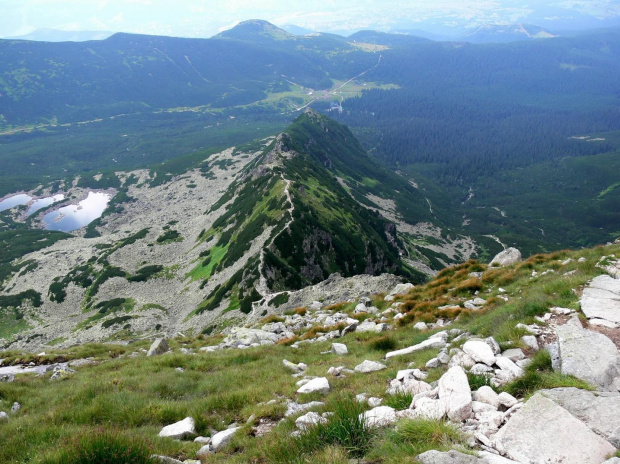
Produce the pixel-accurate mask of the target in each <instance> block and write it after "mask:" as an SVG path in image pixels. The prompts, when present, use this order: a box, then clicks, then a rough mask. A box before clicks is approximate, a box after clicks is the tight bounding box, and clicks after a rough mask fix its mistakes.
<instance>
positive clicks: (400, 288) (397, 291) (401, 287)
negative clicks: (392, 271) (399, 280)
mask: <svg viewBox="0 0 620 464" xmlns="http://www.w3.org/2000/svg"><path fill="white" fill-rule="evenodd" d="M414 287H415V285H413V284H411V283H406V284H398V285H396V286H395V287H394V288H393V289H392V291H391V292H390V295H402V294H404V293H407V292H408V291H409V290H411V289H412V288H414Z"/></svg>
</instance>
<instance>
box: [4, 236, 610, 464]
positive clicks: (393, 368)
mask: <svg viewBox="0 0 620 464" xmlns="http://www.w3.org/2000/svg"><path fill="white" fill-rule="evenodd" d="M611 253H615V254H616V255H617V256H618V255H619V254H620V245H611V246H606V247H597V248H592V249H586V250H579V251H575V252H573V251H560V252H556V253H552V254H550V255H536V256H533V257H531V258H529V259H528V260H526V261H524V262H522V263H520V264H517V265H515V266H511V267H508V268H502V269H490V270H488V269H487V270H485V268H486V266H484V265H481V264H479V263H476V262H468V263H465V264H463V265H460V266H456V267H454V268H450V269H448V270H446V271H444V272H442V273H440V274H439V275H438V276H437V277H436V278H435V279H434V280H433V281H432V282H430V283H429V284H428V285H425V286H419V287H416V288H414V289H413V290H412V291H411V292H410V293H408V294H406V295H402V296H399V297H398V298H397V301H400V302H402V303H404V305H403V306H402V308H403V311H406V313H405V318H406V319H407V320H406V321H405V322H403V323H399V325H398V326H397V327H396V329H395V330H393V331H391V332H390V333H389V334H388V335H386V334H374V333H351V334H347V335H346V336H345V337H343V338H342V339H339V340H338V341H339V342H342V343H345V344H346V345H347V346H348V349H349V354H348V355H346V356H335V355H332V354H321V353H322V352H323V351H328V350H329V348H330V345H331V342H324V343H312V344H304V345H302V348H301V349H294V348H291V347H290V346H286V345H285V344H279V345H273V346H263V347H257V348H250V349H247V350H226V351H216V352H207V353H205V352H197V353H196V354H193V355H186V354H180V353H179V349H180V348H181V347H186V348H192V349H197V348H199V347H201V346H207V345H213V344H215V343H218V342H219V341H221V337H219V336H216V337H205V336H199V337H194V338H189V337H187V338H176V339H173V340H171V341H170V345H171V348H172V349H173V351H174V352H173V353H171V354H165V355H161V356H158V357H153V358H147V357H145V356H144V353H143V351H141V350H144V349H145V348H147V347H148V342H147V341H141V342H137V343H133V344H131V345H128V346H113V345H103V344H97V345H84V346H80V347H74V348H71V349H69V350H63V351H57V350H56V351H54V350H51V351H48V354H47V355H45V356H37V355H32V354H23V353H19V352H5V353H0V358H4V359H5V361H4V364H5V365H6V364H10V363H18V362H19V363H28V362H31V361H33V362H36V363H51V362H58V361H64V360H68V359H76V358H83V357H89V356H92V357H94V358H95V359H96V360H98V361H99V364H98V365H94V366H84V367H81V368H78V371H77V372H76V373H75V374H74V375H72V376H69V377H66V378H64V379H63V380H60V381H50V380H49V375H46V376H42V377H34V376H32V375H22V376H18V378H17V379H16V380H15V382H13V383H0V410H4V411H8V410H10V408H11V405H12V404H13V402H15V401H17V402H19V403H21V404H22V409H21V410H20V411H19V412H18V413H16V414H14V415H11V417H10V419H9V420H8V421H5V422H2V423H0V436H2V437H3V438H2V446H0V462H3V463H58V462H75V463H77V462H83V461H80V460H79V459H82V457H83V456H84V455H86V456H89V455H92V456H97V459H99V461H98V462H148V460H146V461H145V460H144V459H146V458H144V456H147V455H149V454H150V453H156V454H162V455H168V456H173V457H175V458H177V459H181V460H182V459H189V458H194V457H195V453H196V451H197V450H198V449H199V448H200V445H199V444H196V443H193V442H191V441H180V442H179V441H173V440H170V439H163V438H158V437H157V434H158V432H159V431H160V430H161V428H162V427H163V426H165V425H168V424H170V423H173V422H176V421H179V420H181V419H183V418H184V417H186V416H192V417H194V419H195V420H196V427H197V431H198V433H199V434H202V435H209V434H210V431H211V430H212V429H215V430H223V429H225V428H226V427H227V426H228V425H229V424H231V423H233V422H236V423H238V424H245V425H243V427H242V429H241V431H240V432H238V433H237V434H236V435H235V437H234V438H233V440H232V442H231V443H230V445H229V446H227V447H226V448H225V449H224V450H222V451H221V452H219V453H217V454H215V455H211V456H208V457H207V458H205V459H204V460H203V462H204V463H215V462H230V463H248V462H255V463H267V462H269V463H272V462H273V463H277V462H281V463H285V462H299V463H313V462H330V463H347V462H349V461H348V460H349V459H351V458H356V457H359V456H364V459H366V460H368V462H372V463H377V464H380V463H395V462H399V463H401V462H415V455H416V454H417V453H420V452H423V451H424V450H426V449H430V448H433V449H449V448H455V447H456V448H460V449H465V450H466V448H465V445H464V440H463V438H462V436H461V435H460V434H459V432H458V431H457V430H455V429H454V428H452V427H451V426H450V425H449V424H444V423H441V422H422V421H413V422H411V421H403V422H400V423H399V424H398V426H397V428H396V429H393V428H390V429H384V430H374V431H366V430H363V429H360V428H359V424H356V423H355V421H354V420H353V419H354V418H355V417H357V414H358V413H359V412H360V411H361V410H363V409H364V408H366V406H363V407H361V406H359V405H357V404H354V403H352V402H351V400H350V398H351V397H352V396H353V395H355V394H358V393H362V392H365V393H367V394H368V395H369V396H379V397H385V389H386V387H387V384H388V382H389V381H390V380H391V379H393V378H394V377H395V375H396V372H397V371H398V370H399V369H403V368H406V367H407V365H408V364H409V363H414V365H415V366H416V367H423V366H424V364H425V362H426V361H427V360H428V359H430V358H431V357H433V356H435V355H436V353H437V351H436V350H425V351H422V352H417V353H413V354H410V355H408V356H402V357H398V358H392V359H390V360H387V361H384V362H385V363H386V364H387V366H388V368H387V369H385V370H383V371H379V372H374V373H370V374H352V375H348V376H346V377H344V378H330V379H329V380H330V384H331V387H332V389H331V392H330V393H329V394H328V395H326V396H325V397H323V396H320V395H315V394H312V395H299V394H297V393H296V390H297V386H296V385H295V382H296V379H294V378H292V377H291V373H290V371H288V370H287V369H286V368H285V367H284V366H283V365H282V359H288V360H290V361H292V362H294V363H298V362H304V363H306V364H308V366H309V367H308V372H307V373H308V375H313V376H325V374H326V371H327V370H328V369H329V367H331V366H340V365H342V366H346V367H348V368H353V367H354V366H356V365H357V364H359V363H361V362H362V361H364V360H365V359H370V360H380V359H381V358H382V357H383V353H384V352H385V351H387V350H391V349H399V348H403V347H406V346H410V345H413V344H415V343H418V342H420V341H422V340H424V339H426V338H427V337H428V336H429V335H430V334H431V333H432V331H426V332H421V331H418V330H415V329H413V328H412V323H414V322H416V321H419V320H430V319H435V318H437V317H456V316H458V319H457V321H456V322H455V323H454V324H453V325H452V327H458V328H461V329H464V330H467V331H469V332H471V333H472V334H476V335H480V336H491V335H492V336H494V337H495V338H496V339H497V340H498V341H499V342H500V343H501V344H507V343H508V342H512V343H513V344H516V345H519V343H520V340H519V339H520V336H521V335H522V332H521V331H519V330H516V329H514V326H515V325H516V324H517V323H519V322H524V323H531V322H533V321H534V316H536V315H540V314H543V313H545V312H546V311H547V310H548V308H549V307H550V306H564V307H572V308H575V309H577V302H578V296H577V294H576V292H575V291H573V290H578V289H579V288H580V287H581V286H583V285H584V284H586V283H587V281H588V280H589V279H591V278H592V277H593V276H595V275H597V274H601V273H602V271H601V270H600V269H598V268H596V267H595V264H596V263H597V262H598V261H599V259H600V258H601V257H602V256H603V255H610V254H611ZM578 257H585V258H586V261H585V262H582V263H578V262H577V261H576V259H577V258H578ZM568 258H573V261H571V262H570V263H568V264H566V265H562V264H561V261H564V260H566V259H568ZM549 269H552V270H554V271H555V272H553V273H549V274H547V275H544V276H539V277H536V278H532V277H531V275H532V271H534V270H536V271H537V272H538V273H539V274H541V273H542V272H544V271H546V270H549ZM569 271H576V272H574V273H572V274H570V275H565V273H566V272H569ZM470 272H484V273H483V275H482V278H481V280H480V281H479V283H480V285H474V282H472V277H471V276H470ZM499 287H503V288H504V289H505V292H502V293H500V292H499ZM473 291H478V292H479V293H478V296H480V297H483V298H486V299H487V300H488V301H489V303H488V304H487V306H486V307H485V309H483V310H480V311H476V312H473V311H467V310H463V309H461V310H458V311H456V310H455V311H454V312H453V313H451V314H444V313H442V310H439V309H438V306H441V305H442V304H446V301H448V302H451V303H452V302H459V301H462V300H464V299H467V298H471V297H472V296H473V293H472V292H473ZM502 295H507V296H508V301H507V302H506V301H504V300H502V299H501V298H499V296H502ZM377 302H378V300H377ZM331 309H332V310H334V311H338V310H345V311H352V309H353V308H352V307H351V305H336V306H334V307H333V308H331ZM272 319H273V318H272ZM273 320H275V319H273ZM315 331H318V328H316V329H315ZM298 335H302V334H301V333H300V334H298ZM133 352H137V353H139V354H138V355H137V356H136V357H130V356H129V354H130V353H133ZM179 367H180V368H183V371H182V372H181V371H180V370H178V369H177V368H179ZM548 367H549V366H548V360H547V359H544V355H538V356H537V357H535V360H534V363H533V364H532V365H531V366H530V368H528V370H527V373H526V375H525V376H524V377H523V378H522V379H520V380H518V381H516V382H514V383H512V384H509V385H507V386H506V387H505V389H506V390H507V391H511V392H513V393H516V394H519V395H525V396H527V395H529V394H530V393H531V392H532V391H533V390H534V389H537V388H550V387H554V386H563V385H569V386H573V385H578V386H582V387H586V386H587V385H584V384H583V383H580V382H576V381H575V379H573V378H570V377H566V376H561V375H558V374H556V373H553V372H552V371H550V370H549V368H548ZM442 372H443V371H442V369H440V368H439V369H433V370H430V371H429V379H428V380H429V381H433V380H436V379H438V378H439V377H440V376H441V374H442ZM272 399H276V400H277V403H276V404H270V405H268V404H266V403H267V402H268V401H270V400H272ZM286 399H292V400H297V401H300V402H306V401H311V400H319V399H320V400H325V401H327V405H326V406H325V407H324V408H322V409H321V408H319V409H318V411H319V412H322V411H336V412H337V414H336V415H335V416H334V417H335V418H334V419H333V420H332V419H330V422H329V423H328V425H326V426H325V427H324V428H323V429H317V430H313V431H312V432H311V434H312V435H309V436H310V437H312V439H313V440H314V445H313V444H312V440H310V439H309V438H307V437H306V438H301V439H295V438H292V437H290V433H291V432H292V431H293V430H294V418H295V416H292V418H287V419H286V420H285V421H284V422H282V423H281V424H280V425H278V426H277V427H276V428H275V429H274V430H273V431H272V432H270V433H268V434H267V435H265V436H263V437H255V436H254V435H253V431H252V426H253V425H255V424H257V423H258V422H259V421H260V420H261V419H262V420H268V421H274V422H278V421H279V420H280V419H282V418H283V415H284V410H285V407H284V402H285V400H286ZM390 401H396V402H398V401H399V398H393V399H391V400H390ZM404 402H405V399H402V398H401V399H400V403H403V404H404ZM337 404H339V405H342V407H341V409H337V408H338V406H336V405H337ZM401 406H402V405H401ZM248 421H249V422H248ZM100 437H104V438H105V439H106V440H108V441H109V442H110V443H111V444H113V445H114V446H112V447H111V449H114V450H116V451H115V452H118V453H121V455H122V453H125V455H126V456H128V457H127V459H125V460H122V459H121V460H117V461H106V459H110V458H109V457H108V456H106V455H103V454H101V452H100V446H99V445H98V443H100V440H99V438H100ZM360 437H362V438H363V440H364V443H366V444H365V445H364V446H359V443H360V440H358V439H359V438H360ZM356 440H357V441H356ZM24 444H27V446H25V445H24ZM88 453H95V454H88ZM96 453H100V454H96ZM119 459H120V458H119ZM123 459H124V458H123ZM131 459H134V460H131ZM141 459H142V460H141Z"/></svg>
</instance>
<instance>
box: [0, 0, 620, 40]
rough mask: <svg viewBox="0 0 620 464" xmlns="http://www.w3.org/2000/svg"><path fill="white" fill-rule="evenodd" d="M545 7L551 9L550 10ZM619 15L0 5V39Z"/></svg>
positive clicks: (437, 3) (334, 3)
mask: <svg viewBox="0 0 620 464" xmlns="http://www.w3.org/2000/svg"><path fill="white" fill-rule="evenodd" d="M550 7H553V8H550ZM554 8H562V9H561V10H558V11H560V12H561V14H562V15H564V16H563V17H566V15H569V16H570V15H571V14H573V13H575V14H576V15H579V14H584V13H585V14H588V15H591V16H594V17H618V16H620V0H548V1H543V0H530V1H527V0H314V1H308V0H304V1H299V0H260V1H251V0H216V1H213V0H0V37H7V36H17V35H23V34H27V33H30V32H32V31H33V30H35V29H40V28H52V29H61V30H73V31H76V30H82V31H84V30H90V31H93V30H94V31H97V30H101V31H112V32H117V31H122V32H134V33H143V34H161V35H173V36H183V37H210V36H212V35H214V34H217V33H218V32H219V31H221V30H224V29H229V28H230V27H232V26H234V25H235V24H236V23H237V22H239V21H242V20H245V19H254V18H258V19H265V20H267V21H270V22H273V23H274V24H276V25H285V24H295V25H298V26H301V27H305V28H308V29H313V30H320V31H325V32H330V31H338V32H340V33H342V32H344V31H349V32H354V31H356V30H360V29H369V28H372V29H379V30H386V31H387V30H393V29H403V28H404V29H413V28H416V27H421V28H423V27H424V26H426V25H428V24H430V23H433V24H437V25H443V26H460V27H463V26H469V27H474V26H476V25H479V24H485V23H500V24H501V23H504V24H505V23H509V22H513V23H514V22H522V21H525V20H528V19H532V17H533V16H532V15H533V14H534V13H536V15H538V16H536V17H540V18H546V19H551V18H552V17H553V15H554V14H556V13H555V10H554Z"/></svg>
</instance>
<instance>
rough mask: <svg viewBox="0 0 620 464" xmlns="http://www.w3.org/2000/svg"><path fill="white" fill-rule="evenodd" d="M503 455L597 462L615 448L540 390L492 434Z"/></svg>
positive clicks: (533, 460) (534, 459)
mask: <svg viewBox="0 0 620 464" xmlns="http://www.w3.org/2000/svg"><path fill="white" fill-rule="evenodd" d="M495 445H496V448H497V449H498V450H500V451H502V452H503V453H504V454H505V456H506V457H508V458H511V459H514V460H516V461H521V462H527V463H547V462H549V463H560V462H561V463H567V464H568V463H575V464H577V463H579V464H600V463H601V462H603V461H604V460H605V459H606V458H607V457H608V456H610V455H611V454H613V453H615V452H616V449H615V448H614V447H613V446H612V445H611V444H610V443H609V442H608V441H607V440H605V439H603V438H602V437H600V436H598V435H597V434H596V433H594V432H593V431H592V430H590V428H588V427H587V426H586V425H585V424H584V423H583V422H581V421H580V420H579V419H577V418H575V417H574V416H573V415H572V414H570V413H569V412H568V411H566V410H565V409H564V408H562V407H561V406H558V405H557V404H556V403H555V402H553V401H551V400H550V399H548V398H546V397H545V396H544V395H542V394H541V393H537V394H535V395H534V396H533V397H532V398H530V400H529V401H528V402H527V403H526V404H525V406H524V407H523V408H521V409H520V410H519V411H517V412H516V413H515V414H514V415H513V416H512V417H511V418H510V419H509V420H508V422H507V423H506V424H505V425H504V426H503V427H502V428H501V429H500V430H499V432H497V434H496V435H495Z"/></svg>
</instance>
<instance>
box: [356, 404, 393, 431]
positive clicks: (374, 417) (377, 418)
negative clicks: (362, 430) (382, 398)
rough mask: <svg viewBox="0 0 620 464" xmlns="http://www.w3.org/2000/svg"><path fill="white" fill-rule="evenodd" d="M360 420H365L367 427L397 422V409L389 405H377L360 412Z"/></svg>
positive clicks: (383, 425)
mask: <svg viewBox="0 0 620 464" xmlns="http://www.w3.org/2000/svg"><path fill="white" fill-rule="evenodd" d="M360 420H362V421H364V423H365V424H366V426H367V427H385V426H387V425H390V424H393V423H394V422H396V420H397V417H396V410H395V409H394V408H391V407H389V406H377V407H376V408H373V409H371V410H369V411H366V412H365V413H363V414H360Z"/></svg>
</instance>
